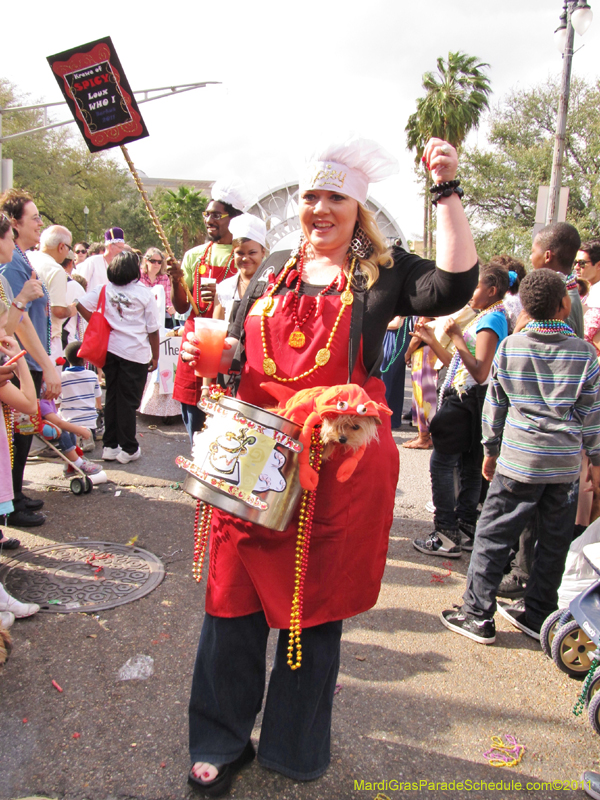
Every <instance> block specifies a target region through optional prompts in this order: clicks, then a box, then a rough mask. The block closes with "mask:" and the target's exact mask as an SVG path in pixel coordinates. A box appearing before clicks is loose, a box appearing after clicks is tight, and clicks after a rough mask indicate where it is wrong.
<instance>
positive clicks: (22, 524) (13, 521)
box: [8, 510, 46, 528]
mask: <svg viewBox="0 0 600 800" xmlns="http://www.w3.org/2000/svg"><path fill="white" fill-rule="evenodd" d="M44 522H46V517H45V516H44V515H43V514H36V513H35V512H34V511H24V510H23V511H13V512H12V514H9V515H8V524H9V525H10V526H11V527H12V528H37V526H38V525H43V524H44Z"/></svg>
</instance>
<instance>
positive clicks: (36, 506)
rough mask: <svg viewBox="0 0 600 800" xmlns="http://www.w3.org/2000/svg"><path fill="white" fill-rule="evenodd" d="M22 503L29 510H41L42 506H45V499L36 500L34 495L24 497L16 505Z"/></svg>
mask: <svg viewBox="0 0 600 800" xmlns="http://www.w3.org/2000/svg"><path fill="white" fill-rule="evenodd" d="M21 504H22V505H23V506H24V507H25V509H26V510H27V511H39V510H40V508H43V507H44V501H43V500H34V499H33V497H23V498H22V499H21V500H20V501H18V502H17V503H16V506H17V507H19V506H21Z"/></svg>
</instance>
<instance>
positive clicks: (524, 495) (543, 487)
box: [463, 472, 579, 626]
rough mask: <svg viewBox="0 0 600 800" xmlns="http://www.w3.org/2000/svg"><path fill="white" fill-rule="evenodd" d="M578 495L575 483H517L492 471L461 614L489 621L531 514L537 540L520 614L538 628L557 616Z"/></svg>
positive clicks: (478, 526)
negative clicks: (506, 569)
mask: <svg viewBox="0 0 600 800" xmlns="http://www.w3.org/2000/svg"><path fill="white" fill-rule="evenodd" d="M578 494H579V481H575V482H574V483H521V482H520V481H515V480H512V479H511V478H507V477H506V476H505V475H500V474H499V473H498V472H496V474H495V475H494V479H493V481H492V483H491V485H490V489H489V491H488V495H487V498H486V501H485V503H484V506H483V510H482V512H481V517H480V518H479V523H478V525H477V532H476V534H475V544H474V547H473V553H472V555H471V563H470V565H469V571H468V573H467V588H466V591H465V593H464V594H463V600H464V606H463V609H464V611H466V612H468V613H469V614H473V615H474V616H476V617H479V618H481V619H490V618H491V617H493V615H494V612H495V611H496V592H497V591H498V586H499V585H500V581H501V580H502V577H503V574H504V568H505V566H506V563H507V561H508V558H509V556H510V551H511V548H512V547H514V546H515V545H516V543H517V542H518V541H519V536H520V534H521V531H522V530H523V528H524V527H525V525H526V524H527V523H528V522H530V521H531V520H532V518H533V516H534V514H535V512H536V510H537V512H538V523H539V524H538V534H539V535H538V541H537V545H536V548H535V554H534V557H533V564H532V566H531V575H530V577H529V580H528V581H527V588H526V590H525V610H526V613H527V619H528V621H529V622H530V623H531V624H533V625H540V626H541V625H542V624H543V623H544V620H545V619H546V618H547V617H548V616H550V614H552V612H553V611H556V609H557V607H558V587H559V586H560V582H561V580H562V576H563V572H564V569H565V561H566V558H567V553H568V551H569V547H570V545H571V540H572V536H573V526H574V524H575V516H576V514H577V497H578Z"/></svg>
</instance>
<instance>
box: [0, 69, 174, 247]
mask: <svg viewBox="0 0 600 800" xmlns="http://www.w3.org/2000/svg"><path fill="white" fill-rule="evenodd" d="M30 104H33V103H32V101H31V100H30V99H29V98H28V97H26V96H22V95H20V94H19V92H18V91H17V89H16V87H15V86H14V85H12V84H11V83H9V82H8V81H6V80H4V79H1V78H0V106H1V107H3V108H4V107H7V106H19V105H30ZM61 113H62V114H63V115H64V114H68V112H67V111H65V110H64V109H63V110H62V112H61ZM64 118H66V117H64ZM44 124H45V122H44V115H43V111H41V110H39V109H38V110H32V111H23V112H18V113H14V114H3V116H2V132H3V135H4V136H8V135H10V134H12V133H18V132H19V131H24V130H29V129H31V128H36V127H40V126H42V125H44ZM2 155H3V157H4V158H12V159H13V162H14V163H13V169H14V185H15V186H16V187H17V188H21V189H25V190H26V191H28V192H30V193H31V195H32V196H33V198H34V200H35V202H36V205H37V206H38V208H39V211H40V214H41V215H42V217H43V218H44V222H45V223H47V224H48V225H55V224H60V225H65V226H66V227H67V228H69V229H70V230H71V231H72V233H73V238H74V240H77V239H81V238H83V237H84V235H85V216H84V213H83V209H84V207H85V206H87V207H88V208H89V210H90V213H89V216H88V239H90V240H103V238H104V231H105V230H106V228H109V227H111V226H113V225H120V226H121V227H122V228H123V229H124V230H125V235H126V237H127V239H128V241H129V242H131V244H132V245H134V246H137V247H140V249H144V248H146V247H148V246H150V245H155V246H159V245H160V241H159V239H158V236H157V234H156V233H155V231H154V228H153V226H152V223H151V222H150V220H149V218H148V215H147V213H146V211H145V209H144V206H143V203H142V201H141V198H140V197H139V195H138V192H137V190H136V188H135V186H133V185H132V184H131V183H130V181H129V179H128V171H127V169H124V168H123V167H122V166H120V165H119V163H118V161H117V158H116V157H115V156H114V155H113V154H112V152H110V151H109V152H104V153H95V154H92V153H90V152H89V151H88V149H87V147H86V146H85V144H84V143H83V141H82V140H81V136H80V134H79V132H78V131H76V130H75V128H74V126H69V127H61V128H55V129H52V130H49V131H41V132H39V133H35V134H28V135H27V136H21V137H19V138H18V139H11V140H9V141H8V142H6V143H5V144H4V145H3V152H2Z"/></svg>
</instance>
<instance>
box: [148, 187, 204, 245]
mask: <svg viewBox="0 0 600 800" xmlns="http://www.w3.org/2000/svg"><path fill="white" fill-rule="evenodd" d="M207 205H208V200H207V198H206V197H205V196H204V195H203V194H202V193H201V192H198V191H196V190H195V189H190V187H189V186H179V188H178V189H177V191H176V192H173V191H171V190H170V189H169V190H168V191H167V192H164V194H161V196H160V198H159V200H158V203H157V206H158V213H159V216H160V218H161V221H162V222H163V224H164V226H165V228H166V229H167V231H168V233H169V235H170V236H174V237H175V238H179V236H180V237H181V240H182V243H183V252H184V253H185V252H187V250H189V249H190V245H197V244H201V243H202V242H203V241H204V237H205V235H206V229H205V227H204V217H203V216H202V214H203V212H204V211H205V209H206V206H207Z"/></svg>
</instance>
